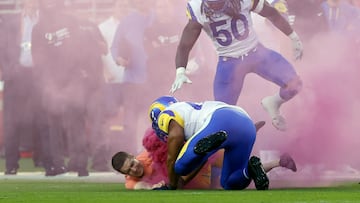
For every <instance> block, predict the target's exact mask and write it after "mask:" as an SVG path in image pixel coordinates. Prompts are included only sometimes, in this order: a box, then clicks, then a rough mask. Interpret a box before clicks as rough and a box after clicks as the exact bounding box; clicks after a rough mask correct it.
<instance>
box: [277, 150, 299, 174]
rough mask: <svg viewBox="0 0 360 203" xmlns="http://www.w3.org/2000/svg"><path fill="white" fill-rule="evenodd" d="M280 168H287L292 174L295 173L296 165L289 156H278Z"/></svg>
mask: <svg viewBox="0 0 360 203" xmlns="http://www.w3.org/2000/svg"><path fill="white" fill-rule="evenodd" d="M280 166H281V167H284V168H288V169H290V170H292V171H294V172H296V171H297V168H296V163H295V161H294V159H293V158H292V157H291V156H290V155H289V154H286V153H285V154H283V155H281V156H280Z"/></svg>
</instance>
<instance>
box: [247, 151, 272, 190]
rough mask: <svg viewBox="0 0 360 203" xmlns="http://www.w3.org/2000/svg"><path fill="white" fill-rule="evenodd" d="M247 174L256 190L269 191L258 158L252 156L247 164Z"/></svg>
mask: <svg viewBox="0 0 360 203" xmlns="http://www.w3.org/2000/svg"><path fill="white" fill-rule="evenodd" d="M248 172H249V176H250V178H251V179H253V180H254V183H255V187H256V189H257V190H267V189H269V178H268V177H267V175H266V172H265V170H264V168H263V166H262V164H261V161H260V158H259V157H256V156H252V157H251V158H250V160H249V164H248Z"/></svg>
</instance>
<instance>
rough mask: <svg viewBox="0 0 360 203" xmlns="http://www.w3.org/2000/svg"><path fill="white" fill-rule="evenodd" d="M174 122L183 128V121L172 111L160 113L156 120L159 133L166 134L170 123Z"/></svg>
mask: <svg viewBox="0 0 360 203" xmlns="http://www.w3.org/2000/svg"><path fill="white" fill-rule="evenodd" d="M171 120H175V121H176V122H177V123H178V124H179V125H180V126H181V127H184V119H183V118H182V117H181V116H180V115H179V114H178V113H177V112H176V111H174V110H165V111H163V112H161V114H160V115H159V118H158V125H159V128H160V130H161V131H163V132H164V133H166V134H168V133H169V125H170V121H171Z"/></svg>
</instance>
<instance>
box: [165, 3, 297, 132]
mask: <svg viewBox="0 0 360 203" xmlns="http://www.w3.org/2000/svg"><path fill="white" fill-rule="evenodd" d="M252 12H253V13H257V14H259V15H261V16H263V17H265V18H267V19H268V20H269V21H270V22H272V24H273V25H274V26H275V27H276V28H278V29H279V30H280V31H282V32H283V33H284V34H285V35H287V36H288V37H289V38H290V39H291V41H292V46H293V52H294V58H295V59H301V57H302V54H303V46H302V42H301V41H300V38H299V36H298V35H297V33H296V32H295V31H294V30H293V29H292V27H291V25H290V24H289V23H288V21H287V19H285V18H284V17H283V16H282V15H281V14H280V13H279V12H278V11H277V10H276V9H275V8H274V7H272V6H271V5H270V4H269V3H268V2H266V1H265V0H189V2H188V4H187V16H188V18H189V21H188V23H187V24H186V26H185V28H184V30H183V33H182V37H181V40H180V42H179V45H178V48H177V53H176V59H175V63H176V78H175V81H174V83H173V85H172V87H171V90H170V92H171V93H174V92H175V91H176V90H177V89H179V88H181V86H182V85H183V84H184V83H191V82H192V81H191V80H190V79H189V78H188V77H187V75H186V73H185V69H186V64H187V62H188V57H189V53H190V51H191V49H192V47H193V46H194V44H195V42H196V41H197V40H198V38H199V35H200V33H201V31H202V30H204V31H205V32H206V33H207V35H208V36H209V37H210V38H211V40H212V42H213V44H214V46H215V48H216V52H217V54H218V56H219V58H218V64H217V70H216V74H215V79H214V84H213V93H214V99H215V100H217V101H223V102H226V103H228V104H232V105H236V103H237V100H238V98H239V96H240V93H241V90H242V87H243V82H244V79H245V76H246V75H247V74H248V73H251V72H252V73H255V74H257V75H259V76H261V77H262V78H264V79H265V80H268V81H270V82H273V83H275V84H276V85H278V86H279V87H280V91H279V92H278V93H276V94H275V95H273V96H268V97H265V98H264V99H263V100H262V101H261V104H262V105H263V107H264V109H265V110H266V111H267V112H268V114H269V115H270V117H271V119H272V124H273V125H274V126H275V127H276V128H277V129H279V130H286V122H285V119H284V117H283V116H282V115H281V113H280V106H281V105H282V104H283V103H285V102H287V101H288V100H290V99H292V98H293V97H294V96H295V95H296V94H297V93H298V92H299V91H300V90H301V87H302V82H301V79H300V77H299V76H298V74H297V73H296V71H295V70H294V67H293V65H292V64H290V63H289V61H288V60H286V59H285V58H284V57H283V56H282V55H281V54H279V53H277V52H275V51H274V50H271V49H268V48H266V47H264V46H263V45H262V44H261V43H260V42H259V39H258V37H257V35H256V33H255V31H254V28H253V24H252V20H251V13H252Z"/></svg>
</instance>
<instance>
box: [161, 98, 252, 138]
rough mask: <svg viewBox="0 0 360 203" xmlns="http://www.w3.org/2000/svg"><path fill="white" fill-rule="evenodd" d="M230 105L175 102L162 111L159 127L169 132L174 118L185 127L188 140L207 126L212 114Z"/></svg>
mask: <svg viewBox="0 0 360 203" xmlns="http://www.w3.org/2000/svg"><path fill="white" fill-rule="evenodd" d="M229 106H230V105H228V104H226V103H223V102H219V101H205V102H203V103H193V102H178V103H174V104H172V105H171V106H169V107H167V108H166V109H165V110H163V111H162V112H161V113H160V115H159V117H158V122H157V123H158V127H159V128H160V130H161V131H163V132H164V133H166V134H168V132H169V124H170V121H171V120H174V121H176V122H177V123H178V124H179V125H180V126H181V127H183V128H184V133H185V141H186V140H188V139H190V138H191V137H192V136H193V135H195V134H196V133H197V132H198V131H200V130H201V129H202V128H204V126H206V123H208V122H209V121H210V118H211V115H212V113H213V112H214V111H215V110H216V109H219V108H222V107H229ZM232 107H233V108H237V109H240V110H241V111H242V112H244V113H245V114H246V115H247V113H246V112H245V111H244V110H243V109H242V108H240V107H236V106H232Z"/></svg>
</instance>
